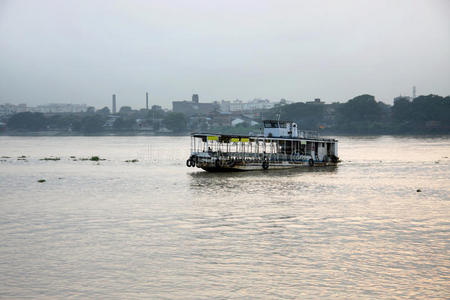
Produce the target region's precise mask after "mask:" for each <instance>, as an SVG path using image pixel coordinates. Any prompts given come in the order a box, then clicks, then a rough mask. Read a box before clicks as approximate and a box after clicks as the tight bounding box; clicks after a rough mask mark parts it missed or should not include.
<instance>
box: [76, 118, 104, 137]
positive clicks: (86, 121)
mask: <svg viewBox="0 0 450 300" xmlns="http://www.w3.org/2000/svg"><path fill="white" fill-rule="evenodd" d="M104 124H105V118H104V117H103V116H102V115H99V114H96V115H92V116H86V117H84V118H83V119H82V120H81V131H82V132H84V133H99V132H102V131H103V130H104V128H103V125H104Z"/></svg>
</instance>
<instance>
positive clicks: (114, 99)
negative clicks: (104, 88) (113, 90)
mask: <svg viewBox="0 0 450 300" xmlns="http://www.w3.org/2000/svg"><path fill="white" fill-rule="evenodd" d="M116 112H117V111H116V94H113V95H112V113H113V115H115V114H116Z"/></svg>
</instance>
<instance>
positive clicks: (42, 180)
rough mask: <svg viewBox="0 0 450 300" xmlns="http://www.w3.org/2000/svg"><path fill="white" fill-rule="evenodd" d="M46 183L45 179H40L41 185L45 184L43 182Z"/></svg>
mask: <svg viewBox="0 0 450 300" xmlns="http://www.w3.org/2000/svg"><path fill="white" fill-rule="evenodd" d="M45 181H46V180H45V179H39V180H38V182H39V183H43V182H45Z"/></svg>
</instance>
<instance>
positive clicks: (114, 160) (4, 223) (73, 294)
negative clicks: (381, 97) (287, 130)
mask: <svg viewBox="0 0 450 300" xmlns="http://www.w3.org/2000/svg"><path fill="white" fill-rule="evenodd" d="M339 140H340V152H339V155H340V157H341V159H342V160H343V162H342V164H340V165H339V166H338V167H337V168H326V169H319V168H317V169H304V170H283V171H275V170H272V171H270V170H269V171H255V172H248V173H227V174H210V173H206V172H204V171H201V170H200V169H197V168H195V169H193V168H187V167H186V166H185V160H186V159H187V158H188V156H189V145H190V142H189V138H188V137H0V156H4V157H3V158H1V161H0V238H1V243H0V297H1V298H8V299H12V298H58V299H61V298H82V299H84V298H107V299H113V298H120V299H124V298H126V299H134V298H145V299H229V298H234V299H235V298H251V299H299V298H300V299H309V298H314V299H316V298H341V299H348V298H353V299H362V298H367V299H380V298H390V299H395V298H398V299H400V298H402V299H403V298H423V299H432V298H447V299H448V298H450V284H449V282H450V158H449V157H450V138H449V137H440V138H436V137H435V138H423V137H420V138H414V137H389V136H387V137H355V138H349V137H339ZM22 155H23V156H26V157H25V158H23V159H20V158H19V159H18V157H20V156H22ZM93 155H98V156H100V158H104V159H106V160H102V161H100V162H93V161H88V160H81V159H80V158H88V157H91V156H93ZM51 156H54V157H59V158H60V160H58V161H49V160H47V161H46V160H41V159H43V158H45V157H51ZM71 156H74V157H75V158H71ZM132 159H138V160H139V161H138V162H135V163H132V162H125V161H126V160H132ZM39 179H45V180H46V182H44V183H39V182H38V180H39ZM418 189H420V190H421V192H417V190H418Z"/></svg>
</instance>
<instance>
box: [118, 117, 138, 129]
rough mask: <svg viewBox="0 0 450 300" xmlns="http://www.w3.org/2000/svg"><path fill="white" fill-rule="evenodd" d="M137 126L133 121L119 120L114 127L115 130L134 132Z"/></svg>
mask: <svg viewBox="0 0 450 300" xmlns="http://www.w3.org/2000/svg"><path fill="white" fill-rule="evenodd" d="M134 125H136V121H135V120H133V119H126V118H118V119H117V120H116V121H115V122H114V125H113V128H114V130H132V129H133V128H134Z"/></svg>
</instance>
